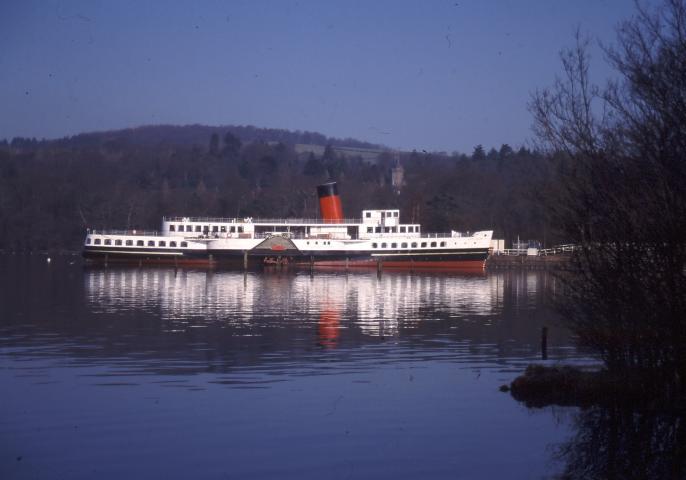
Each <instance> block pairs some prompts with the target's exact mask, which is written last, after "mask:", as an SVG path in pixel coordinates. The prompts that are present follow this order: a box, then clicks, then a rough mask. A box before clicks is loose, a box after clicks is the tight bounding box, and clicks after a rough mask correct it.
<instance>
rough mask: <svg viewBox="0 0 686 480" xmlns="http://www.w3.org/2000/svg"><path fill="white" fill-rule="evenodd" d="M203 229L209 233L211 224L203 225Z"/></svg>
mask: <svg viewBox="0 0 686 480" xmlns="http://www.w3.org/2000/svg"><path fill="white" fill-rule="evenodd" d="M202 231H203V232H204V233H208V232H209V231H210V226H209V225H205V226H204V227H202Z"/></svg>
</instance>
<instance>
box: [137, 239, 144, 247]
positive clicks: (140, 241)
mask: <svg viewBox="0 0 686 480" xmlns="http://www.w3.org/2000/svg"><path fill="white" fill-rule="evenodd" d="M143 245H145V242H143V240H138V241H137V242H136V246H137V247H142V246H143Z"/></svg>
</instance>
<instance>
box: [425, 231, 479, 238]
mask: <svg viewBox="0 0 686 480" xmlns="http://www.w3.org/2000/svg"><path fill="white" fill-rule="evenodd" d="M455 233H459V235H453V234H452V233H451V232H436V233H422V235H421V237H422V238H462V237H471V236H472V234H471V233H469V232H455Z"/></svg>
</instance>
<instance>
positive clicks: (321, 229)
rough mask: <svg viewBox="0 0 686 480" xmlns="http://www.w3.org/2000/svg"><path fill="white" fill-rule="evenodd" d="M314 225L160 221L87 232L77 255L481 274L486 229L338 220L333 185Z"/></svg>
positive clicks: (388, 213) (325, 189)
mask: <svg viewBox="0 0 686 480" xmlns="http://www.w3.org/2000/svg"><path fill="white" fill-rule="evenodd" d="M317 192H318V196H319V206H320V213H321V218H319V219H300V218H288V219H253V218H205V217H164V218H163V219H162V229H161V231H159V232H157V231H152V232H151V231H137V230H128V231H117V230H89V231H88V232H87V234H86V238H85V240H84V245H83V256H84V257H85V258H86V260H87V261H89V262H95V263H116V262H123V263H133V264H166V265H216V264H233V265H242V266H243V267H246V268H247V267H248V266H254V265H257V264H260V265H309V266H313V267H315V266H316V267H332V268H353V267H368V268H369V267H371V268H381V267H382V268H416V269H425V268H426V269H456V270H483V269H484V265H485V261H486V259H487V257H488V253H489V248H490V243H491V237H492V235H493V231H492V230H485V231H479V232H473V233H460V232H455V231H451V232H448V233H423V232H422V229H421V225H419V224H415V223H408V224H405V223H401V222H400V210H397V209H379V210H363V211H362V218H358V219H346V218H344V216H343V209H342V207H341V201H340V196H339V194H338V186H337V185H336V183H335V182H330V183H325V184H323V185H320V186H318V187H317Z"/></svg>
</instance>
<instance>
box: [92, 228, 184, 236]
mask: <svg viewBox="0 0 686 480" xmlns="http://www.w3.org/2000/svg"><path fill="white" fill-rule="evenodd" d="M88 234H90V235H135V236H140V237H158V236H162V235H164V233H162V232H160V231H157V230H138V229H135V230H104V229H103V230H96V229H89V230H88ZM175 236H183V235H175Z"/></svg>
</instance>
